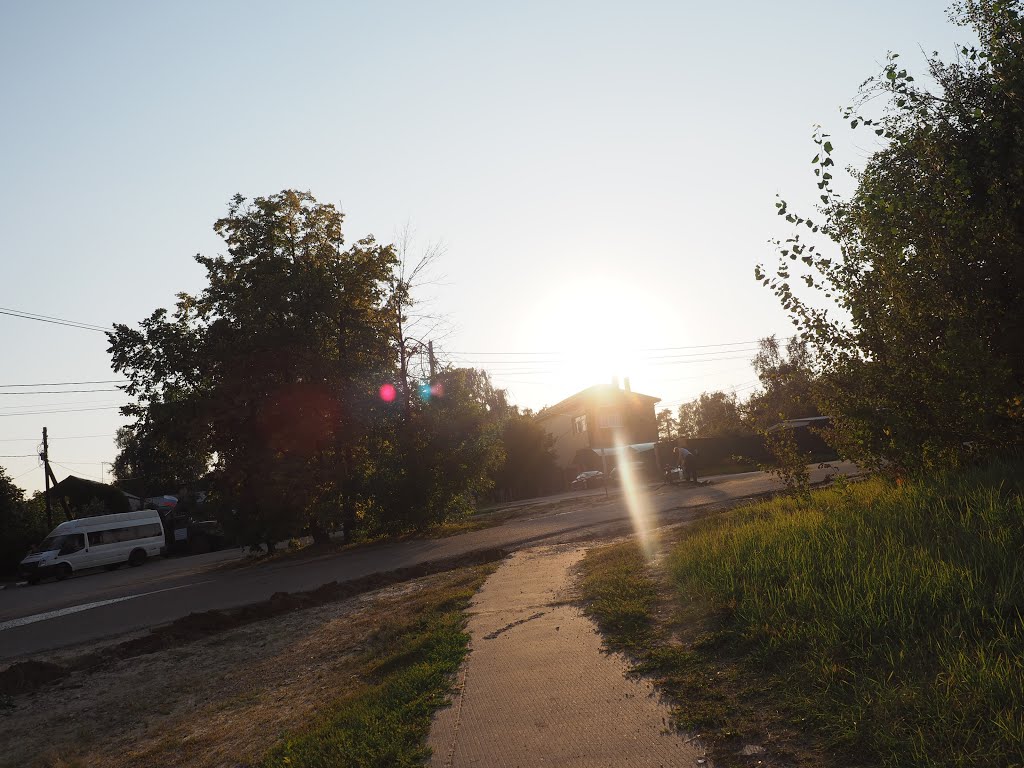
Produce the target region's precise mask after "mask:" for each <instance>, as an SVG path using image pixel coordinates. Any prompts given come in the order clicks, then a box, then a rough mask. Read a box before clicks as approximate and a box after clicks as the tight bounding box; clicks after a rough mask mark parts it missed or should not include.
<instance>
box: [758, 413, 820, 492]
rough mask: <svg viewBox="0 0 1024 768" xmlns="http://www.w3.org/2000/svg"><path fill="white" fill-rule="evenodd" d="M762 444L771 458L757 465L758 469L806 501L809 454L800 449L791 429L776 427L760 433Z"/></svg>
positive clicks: (787, 490) (808, 489)
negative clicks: (775, 478)
mask: <svg viewBox="0 0 1024 768" xmlns="http://www.w3.org/2000/svg"><path fill="white" fill-rule="evenodd" d="M761 436H762V438H763V439H764V446H765V449H766V450H767V451H768V453H769V454H770V455H771V457H772V460H771V461H769V462H766V463H763V464H759V465H758V469H760V470H761V471H762V472H767V473H768V474H770V475H774V476H775V477H777V478H778V479H779V480H780V481H782V484H783V486H784V487H785V489H786V492H787V493H789V494H790V495H792V496H796V497H797V498H799V499H800V500H802V501H806V500H807V499H808V498H809V495H810V489H811V473H810V471H809V470H808V469H807V465H808V464H809V463H810V462H811V457H810V455H808V454H806V453H804V452H803V451H801V450H800V447H799V446H798V445H797V442H796V436H795V435H794V434H793V430H792V429H786V428H782V429H776V430H774V431H771V432H769V431H767V430H766V431H764V432H762V433H761Z"/></svg>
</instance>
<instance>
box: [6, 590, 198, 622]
mask: <svg viewBox="0 0 1024 768" xmlns="http://www.w3.org/2000/svg"><path fill="white" fill-rule="evenodd" d="M212 581H213V579H210V580H208V581H197V582H196V583H195V584H182V585H181V586H180V587H167V589H158V590H155V591H153V592H142V593H140V594H138V595H126V596H125V597H115V598H113V599H111V600H98V601H97V602H95V603H82V604H81V605H72V606H71V607H69V608H61V609H60V610H57V611H47V612H46V613H37V614H34V615H32V616H22V617H20V618H17V619H11V620H10V621H4V622H0V632H3V631H4V630H6V629H14V628H15V627H23V626H25V625H26V624H35V623H36V622H37V621H46V620H47V619H55V618H57V617H58V616H67V615H68V614H70V613H79V612H81V611H88V610H91V609H92V608H100V607H102V606H104V605H113V604H114V603H123V602H124V601H125V600H134V599H135V598H137V597H146V596H147V595H158V594H160V593H161V592H173V591H174V590H176V589H186V588H187V587H197V586H199V585H200V584H209V583H211V582H212Z"/></svg>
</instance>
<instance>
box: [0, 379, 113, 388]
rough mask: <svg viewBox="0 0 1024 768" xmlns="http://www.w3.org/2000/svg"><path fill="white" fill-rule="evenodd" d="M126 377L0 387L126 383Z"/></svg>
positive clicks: (3, 385) (4, 386)
mask: <svg viewBox="0 0 1024 768" xmlns="http://www.w3.org/2000/svg"><path fill="white" fill-rule="evenodd" d="M127 383H128V380H127V379H99V380H96V381H44V382H36V383H35V384H0V388H3V389H13V388H14V387H65V386H72V385H79V384H127Z"/></svg>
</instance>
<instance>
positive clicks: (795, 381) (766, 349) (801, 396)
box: [743, 336, 821, 429]
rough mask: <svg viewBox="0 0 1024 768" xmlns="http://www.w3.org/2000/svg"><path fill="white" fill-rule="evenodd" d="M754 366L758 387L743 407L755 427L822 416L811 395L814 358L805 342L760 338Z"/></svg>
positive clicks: (772, 337) (765, 426)
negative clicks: (781, 341) (759, 385)
mask: <svg viewBox="0 0 1024 768" xmlns="http://www.w3.org/2000/svg"><path fill="white" fill-rule="evenodd" d="M753 366H754V371H755V372H756V373H757V378H758V379H759V380H760V383H761V388H760V389H759V390H758V391H756V392H754V393H753V394H751V396H750V397H749V398H748V399H747V402H746V404H745V405H744V409H743V410H744V411H745V416H746V418H747V420H748V422H749V423H750V425H751V426H752V427H754V429H766V428H768V427H770V426H772V425H773V424H777V423H778V422H780V421H784V420H786V419H800V418H805V417H808V416H820V415H821V414H820V412H819V410H818V405H817V401H816V399H815V394H814V370H813V359H812V356H811V351H810V348H809V346H808V345H807V343H806V342H805V341H803V340H802V339H800V338H799V337H795V336H794V337H792V338H790V339H788V340H787V341H786V344H785V345H782V344H780V343H779V340H778V339H776V338H775V337H774V336H769V337H768V338H765V339H761V348H760V350H758V353H757V355H756V356H755V357H754V360H753Z"/></svg>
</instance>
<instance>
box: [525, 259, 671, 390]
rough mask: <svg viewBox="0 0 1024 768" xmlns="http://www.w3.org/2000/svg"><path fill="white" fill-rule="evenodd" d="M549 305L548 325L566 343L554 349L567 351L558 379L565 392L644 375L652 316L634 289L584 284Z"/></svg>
mask: <svg viewBox="0 0 1024 768" xmlns="http://www.w3.org/2000/svg"><path fill="white" fill-rule="evenodd" d="M545 303H546V305H547V306H546V307H545V309H547V310H549V311H548V312H545V313H544V314H545V315H546V316H545V317H543V322H544V324H545V325H546V326H547V327H548V328H549V329H551V330H552V331H554V332H555V334H556V336H555V338H557V339H559V340H560V341H559V342H558V343H556V344H553V345H552V346H553V348H560V349H563V350H565V352H564V353H562V354H561V355H560V356H559V359H560V362H561V365H560V366H558V368H559V370H558V372H557V373H556V374H555V375H553V377H552V378H553V379H555V380H556V381H557V384H558V385H559V386H560V387H561V388H562V389H563V390H564V391H566V392H572V391H576V390H578V389H582V388H584V387H587V386H590V385H592V384H601V383H607V382H609V381H611V379H612V377H615V376H617V377H619V379H620V380H621V379H622V378H623V377H626V376H632V377H639V376H641V375H643V372H642V371H641V368H643V367H645V363H644V362H643V355H641V354H639V350H641V349H644V348H645V347H649V346H650V339H651V330H652V329H651V328H650V326H649V323H650V322H651V320H650V318H651V311H650V307H645V306H644V300H643V297H642V296H641V295H640V294H639V292H637V291H635V290H634V289H633V286H632V285H631V284H629V283H623V284H621V285H620V284H616V283H615V282H614V281H613V280H611V279H608V278H604V277H598V276H591V277H586V278H581V279H580V280H578V281H576V282H575V284H574V285H573V286H572V289H571V291H562V292H560V294H559V295H558V296H557V297H553V298H552V300H550V301H548V302H545Z"/></svg>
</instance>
